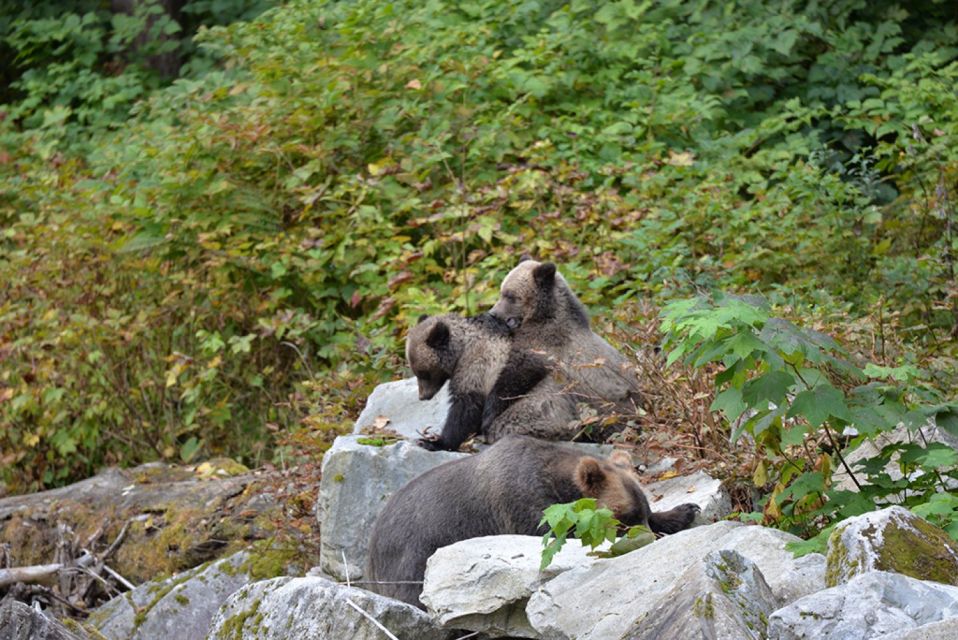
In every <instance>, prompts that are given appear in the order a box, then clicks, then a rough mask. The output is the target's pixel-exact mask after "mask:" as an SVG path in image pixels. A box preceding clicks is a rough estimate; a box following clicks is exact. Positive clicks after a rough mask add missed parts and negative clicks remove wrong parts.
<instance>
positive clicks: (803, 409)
mask: <svg viewBox="0 0 958 640" xmlns="http://www.w3.org/2000/svg"><path fill="white" fill-rule="evenodd" d="M796 416H803V417H804V418H805V419H806V420H808V422H809V424H811V425H812V426H813V427H820V426H821V425H822V423H824V422H825V421H826V420H828V418H829V417H835V418H838V419H840V420H845V421H851V420H852V413H851V412H850V411H849V410H848V406H847V405H846V404H845V396H844V394H842V392H841V391H839V390H838V389H836V388H835V387H833V386H832V385H830V384H822V385H819V386H817V387H815V388H814V389H808V390H806V391H802V392H801V393H799V394H798V395H797V396H795V400H794V401H792V406H791V407H790V408H789V410H788V417H789V418H794V417H796Z"/></svg>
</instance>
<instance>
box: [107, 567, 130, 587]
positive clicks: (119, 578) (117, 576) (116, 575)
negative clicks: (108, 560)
mask: <svg viewBox="0 0 958 640" xmlns="http://www.w3.org/2000/svg"><path fill="white" fill-rule="evenodd" d="M103 570H104V571H106V572H107V573H109V574H110V575H111V576H112V577H113V578H114V579H115V580H116V581H117V582H119V583H120V584H122V585H123V586H124V587H126V588H127V589H130V590H131V591H132V590H133V589H136V585H135V584H133V583H132V582H130V581H129V580H127V579H126V578H124V577H123V576H121V575H120V574H119V573H117V572H116V571H114V570H113V569H111V568H110V567H108V566H106V565H103Z"/></svg>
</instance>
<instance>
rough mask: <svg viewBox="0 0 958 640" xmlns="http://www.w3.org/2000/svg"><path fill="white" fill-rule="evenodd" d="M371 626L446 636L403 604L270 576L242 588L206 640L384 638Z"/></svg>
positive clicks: (430, 638)
mask: <svg viewBox="0 0 958 640" xmlns="http://www.w3.org/2000/svg"><path fill="white" fill-rule="evenodd" d="M363 612H364V613H365V614H366V615H364V613H363ZM374 621H375V622H374ZM377 623H378V624H380V625H382V626H383V627H385V628H386V629H388V630H389V631H390V633H392V634H393V635H395V636H396V637H397V638H399V639H400V640H446V639H447V638H448V637H449V635H450V633H449V632H448V631H444V630H442V629H440V628H439V627H437V626H436V625H435V624H434V623H433V621H432V620H431V619H430V617H429V616H428V615H426V614H425V613H424V612H423V611H421V610H419V609H417V608H416V607H413V606H411V605H408V604H406V603H404V602H399V601H398V600H392V599H390V598H384V597H382V596H379V595H376V594H373V593H370V592H369V591H365V590H363V589H357V588H355V587H347V586H345V585H340V584H336V583H335V582H332V581H330V580H326V579H324V578H318V577H306V578H274V579H272V580H265V581H262V582H254V583H253V584H250V585H247V586H245V587H243V588H242V589H240V590H239V591H237V592H236V593H235V594H233V595H232V596H231V597H230V598H229V600H227V601H226V604H224V605H223V607H222V608H221V609H220V610H219V612H217V614H216V616H215V617H214V619H213V622H212V623H211V624H210V630H209V635H208V636H207V637H208V640H246V639H249V640H252V639H253V638H255V639H256V640H346V639H347V638H348V639H349V640H384V638H386V637H387V636H386V635H385V634H384V633H383V631H382V630H381V629H380V627H379V626H377ZM459 635H461V634H459Z"/></svg>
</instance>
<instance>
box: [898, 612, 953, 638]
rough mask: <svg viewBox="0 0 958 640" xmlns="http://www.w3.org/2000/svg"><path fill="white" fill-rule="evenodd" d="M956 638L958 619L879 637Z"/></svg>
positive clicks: (932, 623)
mask: <svg viewBox="0 0 958 640" xmlns="http://www.w3.org/2000/svg"><path fill="white" fill-rule="evenodd" d="M955 638H958V617H954V618H946V619H944V620H942V621H941V622H930V623H928V624H923V625H921V626H920V627H915V628H914V629H907V630H904V631H895V632H893V633H889V634H885V635H883V636H879V640H955Z"/></svg>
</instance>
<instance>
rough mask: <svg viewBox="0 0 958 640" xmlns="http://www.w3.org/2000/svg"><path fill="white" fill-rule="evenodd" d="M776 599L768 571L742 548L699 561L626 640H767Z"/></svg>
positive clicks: (634, 626)
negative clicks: (760, 568)
mask: <svg viewBox="0 0 958 640" xmlns="http://www.w3.org/2000/svg"><path fill="white" fill-rule="evenodd" d="M774 609H775V597H774V596H773V595H772V590H771V589H769V587H768V584H766V583H765V578H764V577H763V576H762V572H761V571H759V569H758V567H757V566H755V563H754V562H752V561H751V560H749V559H747V558H745V557H744V556H742V555H741V554H740V553H739V552H737V551H730V550H728V549H725V550H722V551H712V552H711V553H709V554H708V555H706V556H705V558H703V559H702V561H701V562H693V563H692V564H691V565H689V567H688V568H687V569H686V570H685V572H684V573H683V574H682V575H681V577H679V579H678V580H677V581H676V582H675V585H674V586H673V587H672V589H671V590H670V591H669V592H668V593H666V594H665V595H663V596H662V597H661V598H659V601H658V603H657V604H656V605H655V606H654V607H653V608H652V610H651V611H649V613H648V614H647V615H646V616H645V617H644V618H642V619H638V620H636V621H635V622H634V623H633V626H632V628H631V629H630V630H629V631H627V632H626V633H625V634H624V635H623V636H622V640H688V639H689V638H708V639H709V640H764V638H766V635H765V632H766V625H767V621H768V615H769V614H770V613H771V612H772V611H773V610H774Z"/></svg>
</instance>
